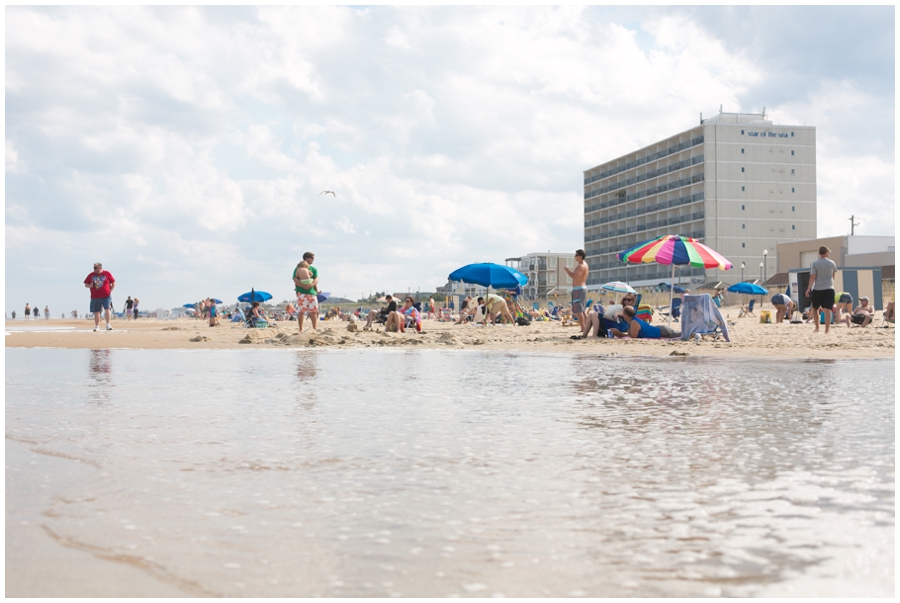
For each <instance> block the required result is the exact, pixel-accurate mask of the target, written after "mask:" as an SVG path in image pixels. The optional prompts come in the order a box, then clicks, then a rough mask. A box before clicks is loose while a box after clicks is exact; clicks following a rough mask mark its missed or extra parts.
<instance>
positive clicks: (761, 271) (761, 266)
mask: <svg viewBox="0 0 900 603" xmlns="http://www.w3.org/2000/svg"><path fill="white" fill-rule="evenodd" d="M764 267H765V266H764V264H763V263H762V262H760V263H759V275H760V276H762V275H763V268H764ZM765 285H766V283H765V282H763V286H764V287H765Z"/></svg>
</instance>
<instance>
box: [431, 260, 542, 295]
mask: <svg viewBox="0 0 900 603" xmlns="http://www.w3.org/2000/svg"><path fill="white" fill-rule="evenodd" d="M447 278H448V279H449V280H451V281H462V282H464V283H470V284H473V285H481V286H482V287H493V288H494V289H513V288H515V287H518V286H522V287H524V286H525V285H527V284H528V277H527V276H525V275H524V274H522V273H521V272H519V271H518V270H515V269H513V268H510V267H509V266H501V265H500V264H494V263H491V262H482V263H480V264H468V265H466V266H463V267H462V268H458V269H456V270H454V271H453V272H451V273H450V276H448V277H447Z"/></svg>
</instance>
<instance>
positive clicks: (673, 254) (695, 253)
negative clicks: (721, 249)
mask: <svg viewBox="0 0 900 603" xmlns="http://www.w3.org/2000/svg"><path fill="white" fill-rule="evenodd" d="M616 257H617V258H619V259H620V260H622V261H623V262H628V263H631V264H649V263H651V262H656V263H657V264H664V265H669V264H671V265H672V285H674V284H675V266H693V267H694V268H719V269H720V270H731V269H732V268H734V265H733V264H732V263H731V262H729V261H728V260H726V259H725V258H724V257H722V256H721V255H720V254H719V253H718V252H716V251H713V250H712V249H710V248H709V247H707V246H706V245H704V244H703V243H701V242H700V241H698V240H697V239H692V238H691V237H682V236H681V235H663V236H661V237H656V238H655V239H653V240H651V241H647V242H646V243H641V244H640V245H637V246H635V247H632V248H631V249H627V250H625V251H623V252H622V253H619V254H618V255H616ZM671 307H672V289H669V308H671ZM671 317H672V312H671V311H670V312H669V321H670V322H671V319H672V318H671Z"/></svg>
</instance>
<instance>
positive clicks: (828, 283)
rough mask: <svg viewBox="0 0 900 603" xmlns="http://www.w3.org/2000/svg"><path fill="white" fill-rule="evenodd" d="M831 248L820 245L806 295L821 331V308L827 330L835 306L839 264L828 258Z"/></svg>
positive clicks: (810, 273) (811, 267) (817, 330)
mask: <svg viewBox="0 0 900 603" xmlns="http://www.w3.org/2000/svg"><path fill="white" fill-rule="evenodd" d="M829 253H831V250H830V249H828V248H827V247H825V246H824V245H822V246H821V247H819V259H818V260H816V261H815V262H813V263H812V264H811V265H810V267H809V286H808V287H807V288H806V296H807V297H808V298H810V301H811V302H812V309H813V320H814V321H815V324H816V329H815V330H814V331H813V333H818V332H819V308H821V309H822V311H823V313H824V314H825V332H826V333H827V332H828V327H830V326H831V309H832V308H833V307H834V275H835V274H837V264H835V263H834V262H833V261H832V260H829V259H828V254H829Z"/></svg>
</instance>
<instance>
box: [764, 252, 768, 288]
mask: <svg viewBox="0 0 900 603" xmlns="http://www.w3.org/2000/svg"><path fill="white" fill-rule="evenodd" d="M768 268H769V250H768V249H763V287H765V286H766V273H767V272H768Z"/></svg>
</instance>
